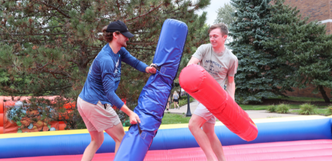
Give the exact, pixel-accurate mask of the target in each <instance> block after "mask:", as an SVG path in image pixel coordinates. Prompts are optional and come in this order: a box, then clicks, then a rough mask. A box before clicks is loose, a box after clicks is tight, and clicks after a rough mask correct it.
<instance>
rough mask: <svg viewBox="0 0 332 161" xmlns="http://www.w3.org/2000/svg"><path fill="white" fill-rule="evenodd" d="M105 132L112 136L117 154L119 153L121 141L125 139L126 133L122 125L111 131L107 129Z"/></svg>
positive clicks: (114, 127)
mask: <svg viewBox="0 0 332 161" xmlns="http://www.w3.org/2000/svg"><path fill="white" fill-rule="evenodd" d="M105 132H106V133H107V134H108V135H110V136H111V138H112V139H113V140H114V141H115V152H114V153H115V154H116V152H117V151H118V149H119V147H120V144H121V141H122V139H123V136H124V135H125V132H124V130H123V127H122V125H121V124H120V123H119V124H117V125H115V126H113V127H111V128H109V129H106V130H105Z"/></svg>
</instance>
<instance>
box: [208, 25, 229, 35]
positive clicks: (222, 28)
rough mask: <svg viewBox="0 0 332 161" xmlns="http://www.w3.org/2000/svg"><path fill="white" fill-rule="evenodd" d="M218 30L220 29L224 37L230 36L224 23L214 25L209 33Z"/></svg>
mask: <svg viewBox="0 0 332 161" xmlns="http://www.w3.org/2000/svg"><path fill="white" fill-rule="evenodd" d="M216 28H219V29H220V32H221V35H222V36H224V35H228V28H227V26H226V25H225V24H223V23H218V24H214V25H212V26H211V27H210V28H209V31H208V32H209V33H210V32H211V31H212V30H214V29H216Z"/></svg>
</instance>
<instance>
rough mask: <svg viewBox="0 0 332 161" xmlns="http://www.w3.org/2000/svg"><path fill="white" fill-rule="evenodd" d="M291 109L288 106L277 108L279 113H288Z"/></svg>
mask: <svg viewBox="0 0 332 161" xmlns="http://www.w3.org/2000/svg"><path fill="white" fill-rule="evenodd" d="M289 109H290V107H289V105H287V104H279V105H277V107H276V111H277V113H288V111H289Z"/></svg>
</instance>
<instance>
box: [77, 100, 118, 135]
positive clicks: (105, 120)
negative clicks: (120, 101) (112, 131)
mask: <svg viewBox="0 0 332 161" xmlns="http://www.w3.org/2000/svg"><path fill="white" fill-rule="evenodd" d="M77 109H78V112H79V113H80V115H81V117H82V119H83V121H84V123H85V126H86V128H87V129H88V131H98V132H101V131H104V130H106V129H109V128H111V127H113V126H115V125H117V124H119V123H120V122H121V121H120V119H119V116H118V115H117V113H116V112H115V111H114V109H113V108H112V107H111V106H110V105H107V106H106V109H105V107H104V105H103V104H101V103H100V101H98V103H97V104H96V105H94V104H92V103H89V102H86V101H84V100H83V99H81V98H80V97H78V98H77Z"/></svg>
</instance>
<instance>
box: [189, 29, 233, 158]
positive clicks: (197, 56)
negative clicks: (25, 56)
mask: <svg viewBox="0 0 332 161" xmlns="http://www.w3.org/2000/svg"><path fill="white" fill-rule="evenodd" d="M227 35H228V29H227V26H226V25H224V24H215V25H212V26H211V27H210V29H209V37H210V44H203V45H201V46H200V47H199V48H198V49H197V50H196V52H195V53H194V54H193V56H192V57H191V59H190V61H189V63H188V65H191V64H199V65H201V66H202V67H203V68H204V69H205V70H206V71H207V72H209V74H210V75H211V76H212V77H213V78H214V79H215V80H216V81H217V82H218V83H219V85H220V86H221V87H222V88H224V85H225V83H226V82H227V83H226V86H227V89H226V91H227V93H228V94H229V95H230V96H231V97H232V98H233V99H234V94H235V82H234V76H235V74H236V71H237V66H238V59H237V57H236V56H235V55H234V54H233V53H232V52H231V51H229V50H228V49H226V47H225V41H226V38H227ZM188 65H187V66H188ZM215 122H216V118H215V117H214V116H213V114H212V113H211V112H210V111H208V110H207V109H206V107H205V106H204V105H202V104H201V103H199V104H198V106H197V108H196V110H195V112H194V114H193V116H192V117H191V118H190V121H189V130H190V131H191V133H192V134H193V136H194V137H195V139H196V141H197V143H198V145H199V146H200V147H201V148H202V150H203V152H204V153H205V156H206V158H207V160H208V161H212V160H214V155H215V156H217V158H218V160H219V161H225V160H226V158H225V155H224V152H223V149H222V145H221V142H220V141H219V139H218V137H217V135H216V134H215V132H214V125H215Z"/></svg>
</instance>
